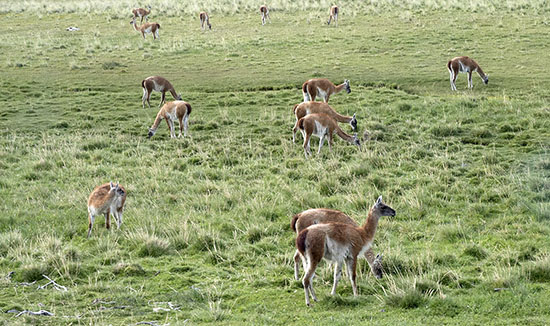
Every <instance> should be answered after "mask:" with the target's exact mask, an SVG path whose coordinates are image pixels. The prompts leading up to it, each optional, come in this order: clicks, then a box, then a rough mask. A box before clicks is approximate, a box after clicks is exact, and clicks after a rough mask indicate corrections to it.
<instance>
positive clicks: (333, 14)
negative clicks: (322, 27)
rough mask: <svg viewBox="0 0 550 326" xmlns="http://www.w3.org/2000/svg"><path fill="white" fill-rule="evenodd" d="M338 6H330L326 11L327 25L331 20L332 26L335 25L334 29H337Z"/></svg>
mask: <svg viewBox="0 0 550 326" xmlns="http://www.w3.org/2000/svg"><path fill="white" fill-rule="evenodd" d="M338 12H339V10H338V6H332V7H330V9H329V11H328V14H329V16H328V21H327V24H328V25H330V21H331V20H334V25H336V27H338Z"/></svg>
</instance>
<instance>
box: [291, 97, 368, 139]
mask: <svg viewBox="0 0 550 326" xmlns="http://www.w3.org/2000/svg"><path fill="white" fill-rule="evenodd" d="M292 111H293V112H294V116H296V121H298V120H300V118H303V117H305V116H306V115H308V114H313V113H324V114H326V115H328V116H329V117H331V118H333V119H334V120H336V121H337V122H343V123H349V125H350V126H351V129H352V130H353V131H356V130H357V119H356V118H355V113H354V114H353V116H351V117H350V116H346V115H341V114H339V113H338V112H336V111H334V109H333V108H331V107H330V106H329V105H328V103H325V102H313V101H309V102H302V103H299V104H296V105H294V107H293V108H292ZM297 130H298V128H297V126H296V125H295V126H294V128H293V129H292V142H293V143H294V142H295V139H296V131H297Z"/></svg>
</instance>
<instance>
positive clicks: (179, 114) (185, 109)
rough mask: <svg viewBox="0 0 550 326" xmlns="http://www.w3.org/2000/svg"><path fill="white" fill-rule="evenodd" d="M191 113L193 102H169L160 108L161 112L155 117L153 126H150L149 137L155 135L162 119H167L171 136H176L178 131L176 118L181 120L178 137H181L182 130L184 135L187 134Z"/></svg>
mask: <svg viewBox="0 0 550 326" xmlns="http://www.w3.org/2000/svg"><path fill="white" fill-rule="evenodd" d="M190 114H191V104H189V103H187V102H185V101H173V102H167V103H166V104H164V106H163V107H162V108H161V109H160V110H159V113H158V114H157V118H156V119H155V122H154V123H153V125H152V126H151V128H149V133H148V134H147V137H148V138H151V137H153V136H154V135H155V133H156V132H157V129H158V127H159V125H160V122H161V121H162V119H165V120H166V124H167V125H168V128H169V129H170V137H171V138H176V133H175V131H174V121H176V119H177V120H179V124H180V132H179V134H178V137H181V133H182V131H183V133H184V136H187V128H188V125H189V115H190Z"/></svg>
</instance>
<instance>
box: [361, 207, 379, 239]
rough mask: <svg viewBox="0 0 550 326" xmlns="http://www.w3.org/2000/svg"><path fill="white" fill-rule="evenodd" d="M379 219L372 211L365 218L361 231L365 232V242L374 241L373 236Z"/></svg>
mask: <svg viewBox="0 0 550 326" xmlns="http://www.w3.org/2000/svg"><path fill="white" fill-rule="evenodd" d="M379 219H380V216H377V214H374V213H373V211H372V209H371V210H370V211H369V215H368V216H367V220H366V221H365V224H364V225H363V229H364V230H365V232H366V234H367V239H366V240H367V242H368V241H372V239H374V234H375V233H376V228H377V227H378V220H379Z"/></svg>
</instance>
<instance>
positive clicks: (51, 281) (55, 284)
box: [38, 274, 67, 292]
mask: <svg viewBox="0 0 550 326" xmlns="http://www.w3.org/2000/svg"><path fill="white" fill-rule="evenodd" d="M42 276H44V277H45V278H46V279H47V280H48V281H49V282H48V283H46V284H44V285H42V286H39V287H38V289H39V290H42V289H45V288H46V287H47V286H48V285H50V284H53V286H54V289H56V290H58V291H65V292H66V291H67V288H66V287H64V286H63V285H59V284H57V283H56V282H55V281H54V280H52V279H51V278H49V277H47V276H46V275H44V274H42Z"/></svg>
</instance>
